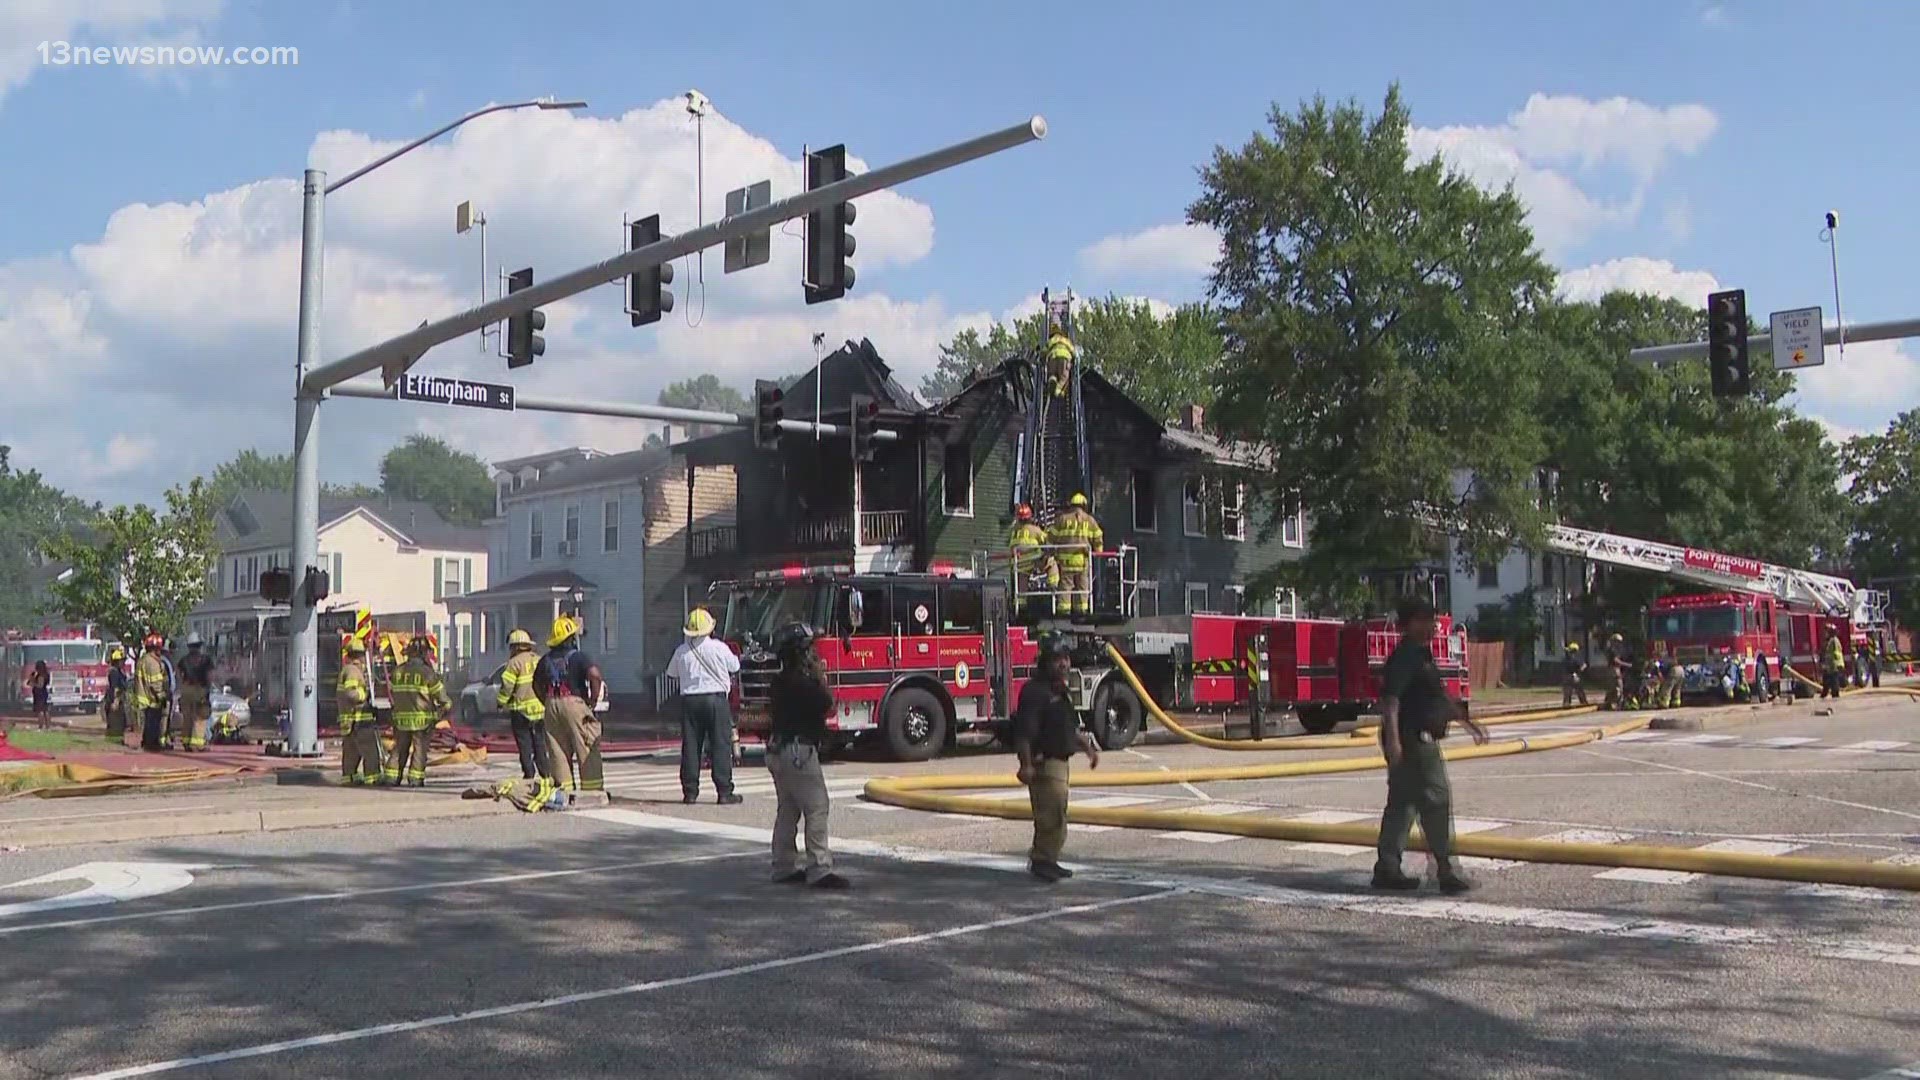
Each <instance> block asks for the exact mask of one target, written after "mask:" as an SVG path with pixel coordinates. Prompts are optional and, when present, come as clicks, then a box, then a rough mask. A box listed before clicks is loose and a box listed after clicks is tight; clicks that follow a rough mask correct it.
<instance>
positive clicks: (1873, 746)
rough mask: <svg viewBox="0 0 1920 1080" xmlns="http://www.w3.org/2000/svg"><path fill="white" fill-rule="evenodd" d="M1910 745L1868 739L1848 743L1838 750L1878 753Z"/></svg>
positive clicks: (1909, 744)
mask: <svg viewBox="0 0 1920 1080" xmlns="http://www.w3.org/2000/svg"><path fill="white" fill-rule="evenodd" d="M1911 745H1912V744H1911V743H1906V742H1898V741H1895V740H1892V739H1868V740H1866V741H1865V742H1857V743H1848V744H1847V745H1845V746H1842V747H1839V748H1838V749H1841V750H1867V751H1874V752H1878V751H1881V750H1898V749H1900V748H1901V747H1903V746H1911Z"/></svg>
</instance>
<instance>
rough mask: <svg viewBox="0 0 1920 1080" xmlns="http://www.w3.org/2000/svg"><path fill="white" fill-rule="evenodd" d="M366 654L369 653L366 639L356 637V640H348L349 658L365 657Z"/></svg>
mask: <svg viewBox="0 0 1920 1080" xmlns="http://www.w3.org/2000/svg"><path fill="white" fill-rule="evenodd" d="M366 653H367V641H366V639H365V638H357V637H356V638H348V639H347V655H348V656H365V655H366Z"/></svg>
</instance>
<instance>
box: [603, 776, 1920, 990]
mask: <svg viewBox="0 0 1920 1080" xmlns="http://www.w3.org/2000/svg"><path fill="white" fill-rule="evenodd" d="M570 816H571V817H573V818H588V819H592V820H596V821H603V822H609V823H613V824H620V825H628V826H633V827H635V828H642V829H655V830H659V831H663V832H673V833H680V834H683V835H689V836H705V837H709V838H719V839H727V840H741V841H746V842H749V843H754V844H760V845H764V844H766V843H768V842H770V837H771V833H770V830H767V829H756V828H754V827H752V826H749V825H733V824H728V823H725V822H717V821H698V820H694V819H692V818H676V817H668V816H666V815H664V814H642V813H639V812H637V811H633V810H582V811H580V812H578V813H576V814H573V815H570ZM833 847H834V850H835V851H836V852H844V853H846V854H848V855H864V856H867V857H870V858H878V859H892V860H895V861H898V862H908V863H922V864H928V863H931V864H937V865H942V866H955V867H965V868H969V869H975V870H996V871H1000V872H1002V873H1019V874H1024V873H1026V872H1027V860H1026V857H1025V856H1020V857H1017V858H1016V857H1009V856H1005V855H987V854H981V853H978V852H970V851H939V850H935V849H931V848H916V847H907V846H905V845H898V844H887V843H881V842H877V841H872V840H844V841H842V840H836V841H834V844H833ZM1066 865H1067V866H1068V867H1069V868H1071V869H1072V870H1074V871H1075V872H1076V873H1077V874H1078V875H1079V876H1078V877H1076V878H1075V879H1074V880H1075V881H1101V882H1110V883H1115V884H1129V885H1139V886H1142V887H1152V888H1166V889H1179V890H1182V891H1185V892H1190V893H1204V894H1206V895H1209V896H1225V897H1233V898H1238V899H1244V900H1252V901H1256V902H1259V903H1268V904H1278V905H1282V906H1286V907H1298V908H1311V909H1316V910H1322V911H1347V912H1353V913H1355V914H1360V915H1367V916H1375V915H1382V914H1385V915H1409V916H1413V917H1415V918H1424V919H1438V920H1442V921H1448V922H1460V923H1471V924H1476V925H1481V926H1508V927H1522V928H1526V929H1533V930H1545V931H1552V932H1556V933H1567V934H1585V935H1589V936H1595V937H1611V938H1631V939H1637V940H1643V941H1669V942H1679V943H1684V944H1690V945H1699V946H1703V947H1757V948H1784V949H1790V950H1793V951H1795V952H1798V953H1800V954H1802V955H1809V956H1818V957H1825V958H1830V959H1839V960H1857V961H1861V962H1864V963H1874V964H1895V965H1899V966H1902V967H1920V945H1909V944H1907V943H1905V942H1885V941H1869V940H1861V939H1836V938H1822V937H1811V936H1797V935H1793V934H1791V933H1788V932H1783V931H1763V930H1753V929H1749V928H1746V927H1732V926H1715V925H1712V924H1710V923H1688V922H1677V921H1671V920H1666V919H1648V918H1642V917H1639V916H1631V915H1624V916H1623V915H1607V914H1602V913H1599V912H1589V911H1575V910H1566V909H1555V908H1529V907H1510V906H1506V905H1500V904H1487V903H1478V902H1474V901H1461V900H1445V899H1440V898H1438V897H1424V896H1423V897H1399V896H1384V895H1381V894H1378V893H1343V892H1319V891H1315V890H1311V889H1294V888H1289V887H1286V886H1281V885H1263V884H1260V883H1257V882H1247V881H1224V880H1221V879H1219V878H1209V877H1199V876H1194V875H1187V874H1177V875H1176V874H1157V873H1153V872H1151V871H1140V870H1134V869H1131V868H1129V867H1126V866H1121V865H1100V866H1094V865H1089V864H1086V863H1080V862H1070V863H1068V864H1066Z"/></svg>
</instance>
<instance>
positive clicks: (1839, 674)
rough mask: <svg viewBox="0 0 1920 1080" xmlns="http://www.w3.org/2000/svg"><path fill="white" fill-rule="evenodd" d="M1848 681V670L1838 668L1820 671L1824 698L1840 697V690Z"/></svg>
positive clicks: (1821, 694)
mask: <svg viewBox="0 0 1920 1080" xmlns="http://www.w3.org/2000/svg"><path fill="white" fill-rule="evenodd" d="M1846 683H1847V675H1846V672H1844V671H1841V670H1839V669H1837V668H1836V669H1834V670H1832V671H1823V672H1821V673H1820V696H1821V697H1823V698H1827V697H1839V696H1840V690H1841V688H1842V687H1844V686H1846Z"/></svg>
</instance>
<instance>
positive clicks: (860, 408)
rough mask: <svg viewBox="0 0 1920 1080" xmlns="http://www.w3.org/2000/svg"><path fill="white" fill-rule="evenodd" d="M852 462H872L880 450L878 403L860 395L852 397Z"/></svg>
mask: <svg viewBox="0 0 1920 1080" xmlns="http://www.w3.org/2000/svg"><path fill="white" fill-rule="evenodd" d="M852 427H853V460H855V461H872V460H873V458H874V455H875V453H876V452H877V451H878V450H879V449H880V403H879V402H878V401H875V400H873V399H872V398H870V397H866V396H864V395H861V394H855V395H854V396H853V424H852Z"/></svg>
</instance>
